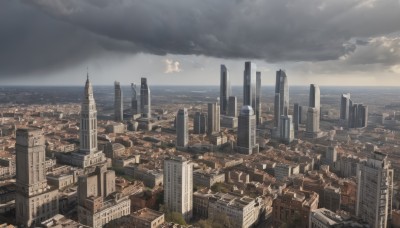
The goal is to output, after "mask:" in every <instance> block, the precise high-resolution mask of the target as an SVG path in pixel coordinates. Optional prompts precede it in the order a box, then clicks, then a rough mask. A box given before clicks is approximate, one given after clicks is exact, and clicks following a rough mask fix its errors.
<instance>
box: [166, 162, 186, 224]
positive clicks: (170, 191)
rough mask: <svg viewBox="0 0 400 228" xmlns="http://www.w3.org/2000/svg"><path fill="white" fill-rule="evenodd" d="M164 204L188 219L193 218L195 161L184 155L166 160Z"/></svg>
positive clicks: (168, 208)
mask: <svg viewBox="0 0 400 228" xmlns="http://www.w3.org/2000/svg"><path fill="white" fill-rule="evenodd" d="M164 205H165V207H166V209H167V210H169V211H171V212H178V213H180V214H182V216H183V218H184V219H185V220H186V221H189V220H190V219H191V218H192V215H193V163H192V162H191V161H188V160H187V159H186V158H184V157H182V156H178V157H170V158H167V159H165V160H164Z"/></svg>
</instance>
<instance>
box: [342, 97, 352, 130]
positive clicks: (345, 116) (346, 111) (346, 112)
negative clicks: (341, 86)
mask: <svg viewBox="0 0 400 228" xmlns="http://www.w3.org/2000/svg"><path fill="white" fill-rule="evenodd" d="M352 106H353V104H352V101H351V99H350V93H344V94H342V96H341V97H340V119H339V121H340V125H342V126H345V127H349V116H350V107H352Z"/></svg>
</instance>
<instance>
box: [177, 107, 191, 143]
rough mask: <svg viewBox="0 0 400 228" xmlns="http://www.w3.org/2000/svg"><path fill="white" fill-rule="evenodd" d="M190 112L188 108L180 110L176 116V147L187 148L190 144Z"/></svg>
mask: <svg viewBox="0 0 400 228" xmlns="http://www.w3.org/2000/svg"><path fill="white" fill-rule="evenodd" d="M188 121H189V116H188V111H187V109H186V108H183V109H179V110H178V113H177V114H176V146H179V147H186V146H187V145H188V142H189V130H188Z"/></svg>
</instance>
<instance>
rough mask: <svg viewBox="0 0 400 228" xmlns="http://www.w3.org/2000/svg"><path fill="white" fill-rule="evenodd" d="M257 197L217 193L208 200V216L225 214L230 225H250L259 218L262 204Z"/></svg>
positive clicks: (244, 226) (239, 226)
mask: <svg viewBox="0 0 400 228" xmlns="http://www.w3.org/2000/svg"><path fill="white" fill-rule="evenodd" d="M260 201H261V199H259V198H256V199H254V198H250V197H248V196H243V197H238V196H234V195H231V194H223V193H217V194H215V195H213V196H211V197H210V198H209V200H208V217H209V218H215V217H219V216H227V217H228V219H229V222H230V223H231V226H230V227H238V228H248V227H252V226H253V225H254V224H255V223H256V222H257V221H258V219H259V217H260V214H261V211H262V209H263V204H262V203H261V202H260Z"/></svg>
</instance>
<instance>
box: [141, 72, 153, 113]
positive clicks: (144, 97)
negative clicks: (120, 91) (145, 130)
mask: <svg viewBox="0 0 400 228" xmlns="http://www.w3.org/2000/svg"><path fill="white" fill-rule="evenodd" d="M140 111H141V112H142V117H143V118H147V119H150V118H151V95H150V87H149V86H148V84H147V78H141V83H140Z"/></svg>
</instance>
